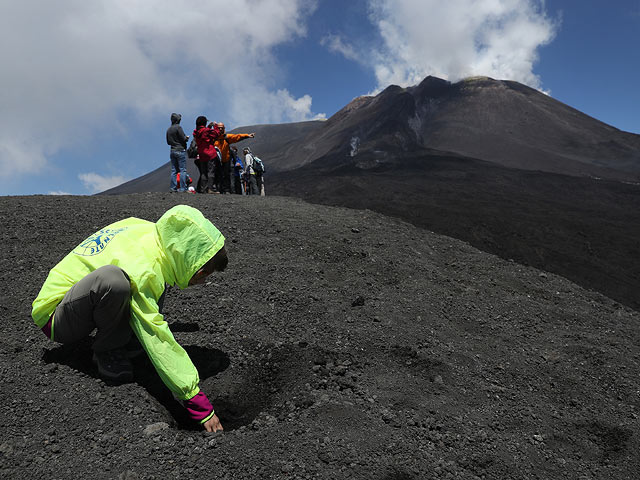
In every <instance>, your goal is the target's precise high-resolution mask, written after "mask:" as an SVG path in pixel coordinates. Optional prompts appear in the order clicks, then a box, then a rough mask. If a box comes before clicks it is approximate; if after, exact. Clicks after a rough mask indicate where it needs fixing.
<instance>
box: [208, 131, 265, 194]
mask: <svg viewBox="0 0 640 480" xmlns="http://www.w3.org/2000/svg"><path fill="white" fill-rule="evenodd" d="M218 126H219V127H220V137H218V139H217V140H216V147H218V149H219V150H220V154H221V155H222V158H221V162H222V172H221V173H222V175H221V177H222V178H221V179H220V180H219V185H218V190H219V191H220V193H231V162H230V161H229V160H230V155H229V144H231V143H237V142H239V141H241V140H244V139H245V138H254V137H255V136H256V134H255V133H225V127H224V123H219V124H218Z"/></svg>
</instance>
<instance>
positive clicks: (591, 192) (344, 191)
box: [268, 152, 640, 309]
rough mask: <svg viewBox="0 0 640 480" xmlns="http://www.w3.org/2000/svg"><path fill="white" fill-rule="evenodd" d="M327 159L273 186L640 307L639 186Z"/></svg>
mask: <svg viewBox="0 0 640 480" xmlns="http://www.w3.org/2000/svg"><path fill="white" fill-rule="evenodd" d="M359 156H360V157H361V158H362V162H363V163H365V162H366V160H365V159H366V154H363V155H359ZM329 162H330V160H327V161H326V162H324V161H323V160H322V159H321V160H318V161H317V162H314V163H312V164H311V165H309V166H307V167H306V168H303V169H299V170H295V171H291V172H286V173H284V174H283V173H276V174H273V175H270V176H269V179H268V185H269V187H268V188H269V192H272V193H277V194H280V195H289V196H295V197H301V198H304V199H306V200H307V201H310V202H314V203H322V204H328V205H339V206H347V207H352V208H358V209H368V210H374V211H377V212H381V213H384V214H386V215H391V216H394V217H397V218H402V219H404V220H406V221H408V222H411V223H412V224H414V225H417V226H419V227H423V228H426V229H428V230H432V231H435V232H438V233H442V234H445V235H449V236H452V237H455V238H459V239H462V240H465V241H467V242H469V243H470V244H472V245H473V246H475V247H477V248H480V249H482V250H484V251H487V252H491V253H494V254H496V255H499V256H501V257H502V258H505V259H513V260H515V261H517V262H519V263H523V264H526V265H533V266H535V267H536V268H540V269H544V270H547V271H550V272H555V273H558V274H560V275H562V276H564V277H566V278H569V279H571V280H573V281H574V282H576V283H578V284H580V285H582V286H584V287H586V288H590V289H595V290H598V291H600V292H603V293H605V294H606V295H608V296H610V297H611V298H614V299H616V300H618V301H620V302H622V303H624V304H626V305H629V306H632V307H633V308H636V309H640V266H639V264H638V262H637V261H636V260H637V259H639V258H640V185H631V184H623V183H620V182H615V181H605V180H600V181H598V180H594V179H591V178H577V177H571V176H566V175H559V174H550V173H544V172H535V171H526V170H517V169H509V168H504V167H500V166H497V165H494V164H491V163H488V162H482V161H479V160H475V159H469V158H466V159H465V158H462V157H456V156H452V155H442V154H431V155H424V154H423V153H422V152H420V153H414V154H413V156H411V155H409V154H405V155H402V156H399V157H396V158H395V159H394V161H388V162H387V163H384V164H377V166H376V167H375V168H374V167H372V168H368V169H367V170H363V169H361V168H358V167H357V166H355V165H344V166H336V167H335V168H334V169H333V170H327V167H326V164H327V163H329ZM370 163H371V164H375V162H373V161H372V162H370Z"/></svg>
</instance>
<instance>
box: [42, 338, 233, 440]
mask: <svg viewBox="0 0 640 480" xmlns="http://www.w3.org/2000/svg"><path fill="white" fill-rule="evenodd" d="M91 343H92V339H91V338H86V339H84V340H82V341H80V342H78V343H74V344H70V345H60V346H58V347H55V348H53V349H51V350H45V351H44V353H43V355H42V359H43V361H44V362H45V363H47V364H49V363H57V364H62V365H67V366H69V367H70V368H72V369H74V370H77V371H79V372H82V373H84V374H86V375H89V376H91V377H93V378H101V377H100V374H99V373H98V369H97V368H96V366H95V365H94V364H93V361H92V355H93V351H92V350H91ZM183 348H184V349H185V350H186V352H187V354H188V355H189V357H190V358H191V361H192V362H193V364H194V365H195V367H196V368H197V369H198V373H199V375H200V380H201V381H202V380H204V379H206V378H209V377H212V376H214V375H217V374H218V373H220V372H223V371H224V370H226V369H227V368H228V367H229V364H230V360H229V356H228V355H227V354H226V353H225V352H223V351H221V350H217V349H215V348H206V347H200V346H198V345H187V346H184V347H183ZM132 363H133V367H134V380H133V381H134V382H135V383H137V384H138V385H140V386H141V387H143V388H144V389H145V390H146V391H147V392H148V393H149V394H150V395H151V396H153V397H154V398H155V399H156V400H157V401H158V403H160V404H161V405H162V406H163V407H164V408H166V409H167V411H168V413H169V414H170V415H171V417H173V419H174V420H175V422H176V424H177V425H178V428H181V429H186V430H200V429H201V428H202V427H201V426H200V425H198V424H197V423H196V422H194V421H193V420H191V419H190V417H189V415H188V413H187V410H186V409H185V408H184V407H183V406H182V405H181V404H180V402H179V401H178V400H176V399H175V398H174V397H173V395H172V393H171V391H170V390H169V389H168V388H167V387H166V386H165V385H164V384H163V383H162V380H161V379H160V377H159V376H158V374H157V373H156V371H155V369H154V367H153V365H152V364H151V361H150V360H149V357H148V356H147V355H146V354H145V353H144V352H143V353H142V354H141V355H139V356H138V357H136V358H134V359H132ZM104 382H105V384H107V385H109V384H111V385H113V383H110V382H109V381H107V380H105V381H104Z"/></svg>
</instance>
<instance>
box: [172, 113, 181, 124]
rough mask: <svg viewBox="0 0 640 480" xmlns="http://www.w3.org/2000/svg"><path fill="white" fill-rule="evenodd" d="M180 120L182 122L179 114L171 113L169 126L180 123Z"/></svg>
mask: <svg viewBox="0 0 640 480" xmlns="http://www.w3.org/2000/svg"><path fill="white" fill-rule="evenodd" d="M180 120H182V115H180V114H179V113H172V114H171V125H175V124H176V123H180Z"/></svg>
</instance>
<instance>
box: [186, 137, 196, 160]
mask: <svg viewBox="0 0 640 480" xmlns="http://www.w3.org/2000/svg"><path fill="white" fill-rule="evenodd" d="M197 156H198V144H197V143H196V140H195V139H192V140H191V145H189V148H188V149H187V157H189V158H196V157H197Z"/></svg>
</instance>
